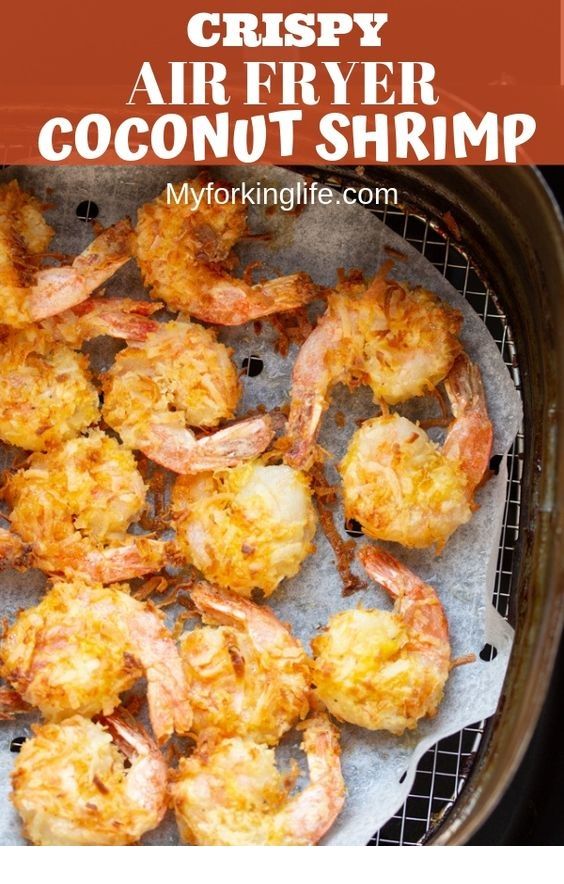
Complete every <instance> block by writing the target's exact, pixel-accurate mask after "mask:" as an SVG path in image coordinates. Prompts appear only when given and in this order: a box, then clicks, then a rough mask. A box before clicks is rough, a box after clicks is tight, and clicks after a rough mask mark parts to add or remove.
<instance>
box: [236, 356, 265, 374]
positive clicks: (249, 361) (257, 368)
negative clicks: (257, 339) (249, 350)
mask: <svg viewBox="0 0 564 884" xmlns="http://www.w3.org/2000/svg"><path fill="white" fill-rule="evenodd" d="M241 365H242V367H243V371H244V372H245V374H246V375H247V377H248V378H256V376H257V375H259V374H260V373H261V371H262V370H263V368H264V362H263V361H262V359H261V358H260V356H254V355H253V354H251V356H245V358H244V359H243V361H242V363H241Z"/></svg>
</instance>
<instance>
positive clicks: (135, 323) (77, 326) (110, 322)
mask: <svg viewBox="0 0 564 884" xmlns="http://www.w3.org/2000/svg"><path fill="white" fill-rule="evenodd" d="M162 307H163V304H162V303H160V302H159V301H156V302H154V303H150V302H149V301H134V300H133V299H132V298H114V299H107V298H99V297H98V298H94V297H92V298H88V299H87V300H86V301H83V302H82V303H81V304H78V305H76V306H75V307H71V308H70V309H69V310H64V311H63V312H62V313H59V314H58V315H57V316H53V317H51V318H50V319H47V320H44V322H43V323H42V326H43V327H44V328H46V329H47V330H48V331H49V332H50V333H51V335H52V336H53V337H54V338H55V339H56V340H59V341H64V342H65V343H66V344H68V345H69V346H71V347H74V348H76V349H78V348H79V347H81V346H82V344H83V343H84V341H89V340H91V339H92V338H95V337H98V335H109V336H110V337H113V338H119V339H120V340H124V341H144V340H145V338H146V337H147V335H149V334H150V333H151V332H155V331H157V330H158V328H159V323H158V322H156V320H154V319H150V318H149V317H150V316H151V315H152V314H153V313H156V312H157V310H160V309H161V308H162Z"/></svg>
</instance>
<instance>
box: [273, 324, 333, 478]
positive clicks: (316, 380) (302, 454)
mask: <svg viewBox="0 0 564 884" xmlns="http://www.w3.org/2000/svg"><path fill="white" fill-rule="evenodd" d="M341 340H342V328H341V324H340V323H339V322H338V321H335V320H333V318H332V317H330V316H329V315H328V314H325V316H323V317H322V318H321V319H320V321H319V323H318V324H317V326H316V328H315V329H314V330H313V331H312V333H311V334H310V336H309V337H308V339H307V340H306V341H305V343H304V344H303V346H302V348H301V350H300V352H299V353H298V356H297V359H296V362H295V364H294V370H293V372H292V400H291V405H290V414H289V417H288V437H289V439H290V448H289V450H288V451H287V453H286V455H285V458H284V460H285V461H286V463H287V464H289V466H292V467H295V468H296V469H310V468H311V467H312V466H313V462H314V460H315V456H316V449H315V439H316V436H317V432H318V429H319V423H320V421H321V417H322V415H323V412H324V411H325V409H326V408H327V404H328V393H329V388H330V387H331V385H332V383H333V381H334V377H333V373H334V367H333V366H332V364H331V356H332V354H334V353H335V351H336V350H337V348H338V347H339V345H340V344H341Z"/></svg>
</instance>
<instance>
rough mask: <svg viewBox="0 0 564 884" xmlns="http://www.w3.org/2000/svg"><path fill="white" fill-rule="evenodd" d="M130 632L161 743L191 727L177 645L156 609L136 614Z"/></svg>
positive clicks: (156, 734)
mask: <svg viewBox="0 0 564 884" xmlns="http://www.w3.org/2000/svg"><path fill="white" fill-rule="evenodd" d="M129 630H130V634H131V638H132V640H133V642H134V644H135V646H136V648H137V651H136V653H137V655H138V657H139V660H140V662H141V665H142V666H143V668H144V670H145V673H146V676H147V697H148V701H149V715H150V718H151V724H152V727H153V731H154V733H155V736H156V737H157V740H158V742H159V743H164V742H166V740H168V738H169V737H170V736H171V734H172V733H174V732H176V733H179V734H187V733H188V732H189V730H190V728H191V726H192V708H191V705H190V702H189V699H188V685H187V683H186V679H185V676H184V670H183V668H182V661H181V659H180V656H179V654H178V651H177V648H176V645H175V643H174V641H173V639H172V638H171V637H170V635H169V634H168V633H167V632H166V630H165V629H164V628H163V623H162V620H161V618H160V616H159V615H158V613H157V611H156V610H155V609H154V608H151V607H149V606H147V607H146V608H143V609H142V610H140V611H137V612H136V613H135V614H133V616H132V619H131V622H130V625H129Z"/></svg>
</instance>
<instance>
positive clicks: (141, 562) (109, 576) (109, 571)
mask: <svg viewBox="0 0 564 884" xmlns="http://www.w3.org/2000/svg"><path fill="white" fill-rule="evenodd" d="M167 556H168V552H167V544H166V543H165V542H163V541H161V540H153V539H152V538H149V537H132V538H131V542H130V543H128V544H126V545H124V546H119V547H107V548H106V549H103V550H92V551H90V552H88V553H87V554H86V555H85V556H84V558H83V560H82V561H81V562H73V563H72V565H71V566H70V567H72V568H73V570H75V571H82V572H84V573H85V574H87V575H88V576H89V577H91V578H92V580H98V581H99V582H100V583H104V584H108V583H116V582H118V581H122V580H132V579H133V578H134V577H143V576H144V575H145V574H154V573H155V572H156V571H160V569H161V568H163V567H164V566H165V564H166V563H167V560H168V559H167Z"/></svg>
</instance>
